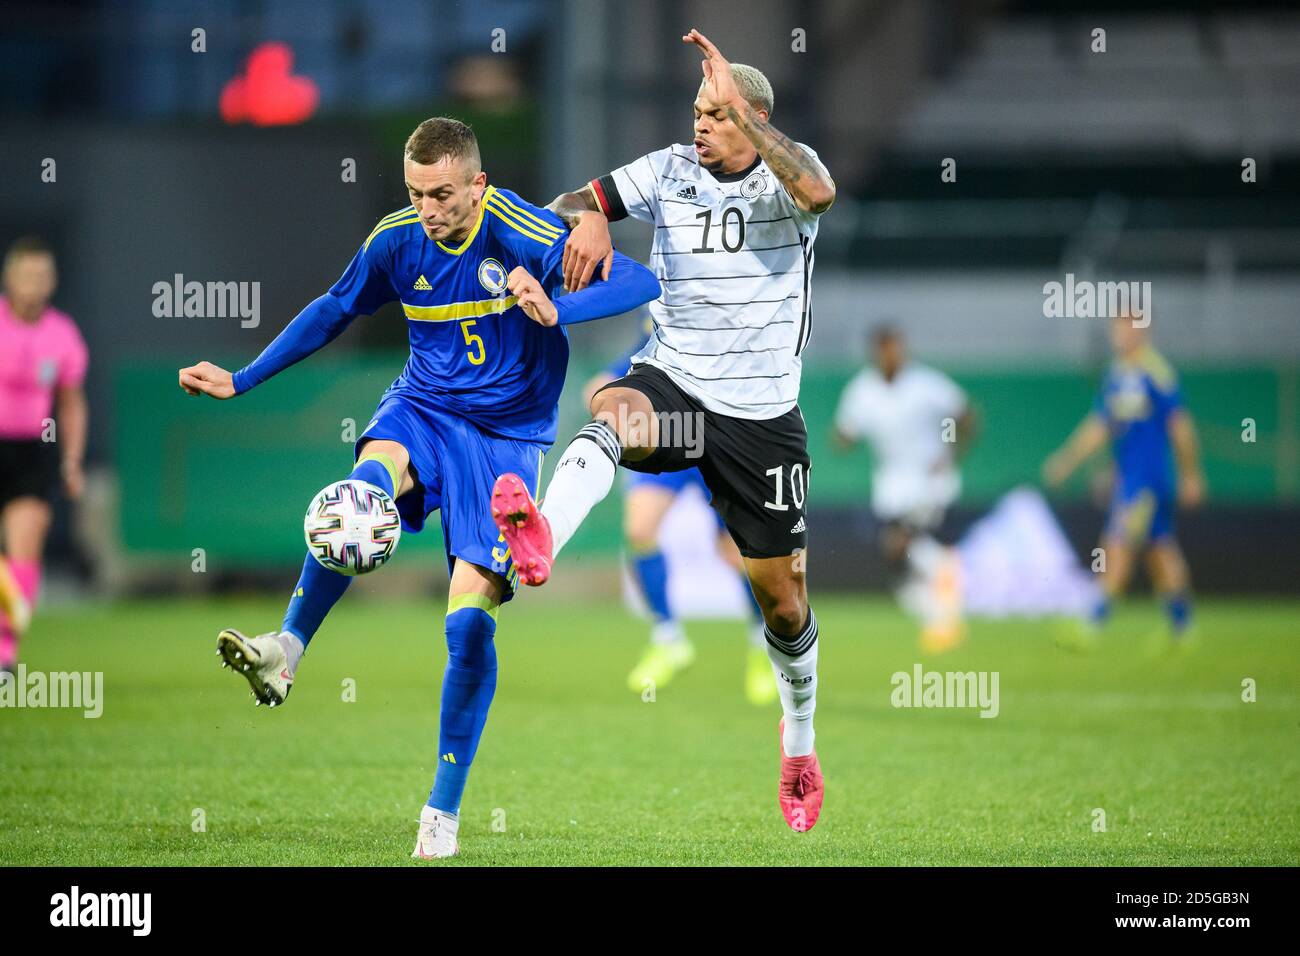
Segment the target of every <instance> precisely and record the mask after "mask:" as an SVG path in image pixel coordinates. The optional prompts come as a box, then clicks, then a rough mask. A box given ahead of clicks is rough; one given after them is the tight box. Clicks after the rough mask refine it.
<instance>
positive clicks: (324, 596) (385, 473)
mask: <svg viewBox="0 0 1300 956" xmlns="http://www.w3.org/2000/svg"><path fill="white" fill-rule="evenodd" d="M348 477H349V478H356V479H359V480H361V481H368V482H370V483H371V484H372V485H377V486H378V487H380V488H383V489H384V490H385V491H386V492H388V493H389V494H390V495H391V494H392V493H393V476H392V474H391V473H390V472H389V470H388V469H387V468H386V467H385V466H384V464H383V463H382V462H380V461H378V460H376V459H373V458H370V459H364V460H363V461H361V462H359V463H358V464H357V466H356V468H354V469H353V470H352V474H350V475H348ZM351 583H352V579H351V578H350V577H348V576H347V575H346V574H339V573H338V572H337V571H331V570H330V569H329V568H326V567H324V566H322V565H321V564H319V563H318V562H317V561H316V559H315V558H313V557H312V556H311V555H310V554H309V555H307V558H306V560H305V561H303V563H302V574H301V575H300V576H299V578H298V583H297V584H296V585H294V589H293V596H292V597H291V598H289V607H288V608H287V609H286V610H285V612H284V623H283V624H281V625H280V630H282V631H289V632H290V633H291V634H295V635H297V637H298V639H299V640H300V641H302V646H303V647H304V648H305V647H306V646H307V645H308V644H310V643H311V639H312V638H313V637H314V636H315V635H316V631H317V630H319V629H320V625H321V622H322V621H324V620H325V615H326V614H328V613H329V612H330V608H332V607H333V606H334V605H335V604H337V603H338V599H339V598H341V597H342V596H343V592H344V591H346V590H347V589H348V585H349V584H351Z"/></svg>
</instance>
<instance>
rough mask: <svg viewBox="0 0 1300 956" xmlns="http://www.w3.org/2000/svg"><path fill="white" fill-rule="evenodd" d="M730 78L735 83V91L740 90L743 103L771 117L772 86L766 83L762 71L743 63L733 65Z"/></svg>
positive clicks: (772, 103) (772, 102)
mask: <svg viewBox="0 0 1300 956" xmlns="http://www.w3.org/2000/svg"><path fill="white" fill-rule="evenodd" d="M731 76H732V79H734V80H735V81H736V89H738V90H740V95H741V96H743V97H744V98H745V102H746V103H748V104H749V105H750V106H752V107H754V109H756V110H766V111H767V115H768V116H769V117H771V115H772V107H773V106H774V105H775V103H774V101H773V98H772V84H771V83H769V82H768V81H767V77H766V76H764V75H763V71H762V70H760V69H758V68H757V67H753V66H749V65H748V64H745V63H733V64H731Z"/></svg>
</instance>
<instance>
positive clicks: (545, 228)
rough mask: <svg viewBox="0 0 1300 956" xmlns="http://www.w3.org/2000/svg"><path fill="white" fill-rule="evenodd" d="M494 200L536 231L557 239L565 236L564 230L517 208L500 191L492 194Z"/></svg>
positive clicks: (525, 210)
mask: <svg viewBox="0 0 1300 956" xmlns="http://www.w3.org/2000/svg"><path fill="white" fill-rule="evenodd" d="M492 198H493V199H494V200H496V201H497V202H499V203H502V204H503V205H505V206H506V208H507V209H509V210H510V211H511V212H513V213H515V215H516V217H517V218H519V219H521V220H522V221H523V222H524V223H526V224H528V225H529V226H531V227H532V228H534V229H536V230H537V231H538V232H541V233H544V234H551V235H554V236H555V238H557V239H558V238H559V237H560V236H561V235H563V233H564V230H563V229H561V228H560V227H559V226H555V225H552V224H551V223H549V222H547V221H546V220H545V219H542V218H540V217H538V216H534V215H533V214H532V213H531V212H529V211H528V210H527V209H523V208H521V207H520V206H516V205H515V204H514V203H512V202H511V201H510V200H509V199H507V198H506V197H505V196H503V195H502V194H501V193H500V192H499V191H494V192H493V194H492Z"/></svg>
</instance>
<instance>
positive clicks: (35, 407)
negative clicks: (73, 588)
mask: <svg viewBox="0 0 1300 956" xmlns="http://www.w3.org/2000/svg"><path fill="white" fill-rule="evenodd" d="M57 285H58V273H57V271H56V269H55V263H54V254H53V252H51V251H50V248H49V247H48V246H47V245H46V244H45V243H44V242H42V241H41V240H40V239H36V238H32V237H28V238H23V239H18V240H16V241H15V242H14V243H13V244H12V245H11V246H10V247H9V249H8V251H7V252H6V253H5V258H4V273H3V287H4V295H3V296H0V537H3V542H4V550H3V552H2V553H0V670H8V671H12V670H13V668H14V667H15V666H16V665H17V662H18V639H19V638H20V637H21V636H22V633H23V631H24V630H25V629H26V627H27V625H28V623H29V622H30V620H31V612H32V609H33V608H34V607H35V604H36V595H37V592H38V591H39V590H40V583H41V559H42V556H43V552H44V548H45V537H46V535H47V534H48V532H49V529H50V519H51V515H52V512H51V501H52V498H53V495H54V488H55V485H56V483H57V479H58V478H59V477H60V476H61V477H62V480H63V487H64V490H65V491H66V492H67V494H68V497H69V498H72V499H76V498H78V497H80V495H81V491H82V486H83V484H84V478H83V476H82V470H81V467H82V460H83V457H84V455H85V450H86V419H87V415H86V396H85V392H84V391H83V390H82V382H83V380H84V379H85V377H86V365H87V362H88V353H87V350H86V343H85V342H84V341H83V340H82V338H81V333H80V332H79V331H77V326H76V324H75V323H74V322H73V321H72V319H71V318H70V317H69V316H67V315H65V314H64V313H63V312H60V311H59V310H58V309H56V308H54V307H53V306H51V305H50V299H51V297H53V295H54V290H55V288H56V287H57ZM51 411H53V412H54V416H55V419H56V421H57V426H51V425H50V423H49V420H50V413H51ZM56 428H57V431H56Z"/></svg>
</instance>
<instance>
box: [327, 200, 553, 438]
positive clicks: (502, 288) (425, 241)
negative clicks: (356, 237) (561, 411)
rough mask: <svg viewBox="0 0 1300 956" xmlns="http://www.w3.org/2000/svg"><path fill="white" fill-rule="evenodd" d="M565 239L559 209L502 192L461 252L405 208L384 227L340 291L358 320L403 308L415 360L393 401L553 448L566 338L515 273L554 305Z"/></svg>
mask: <svg viewBox="0 0 1300 956" xmlns="http://www.w3.org/2000/svg"><path fill="white" fill-rule="evenodd" d="M566 234H567V230H566V228H565V226H564V223H563V222H562V221H561V220H560V219H559V217H557V216H556V215H555V214H554V213H552V212H550V211H549V210H546V209H540V208H538V207H536V206H533V205H531V204H530V203H528V202H526V201H524V200H523V199H520V198H519V197H518V196H517V195H515V194H514V193H512V192H510V191H509V190H505V189H497V188H496V187H493V186H488V187H487V189H486V190H485V191H484V193H483V200H482V202H481V204H480V207H479V215H478V219H477V221H476V222H475V223H474V225H473V226H472V227H471V229H470V231H469V235H468V236H467V237H466V238H465V239H464V241H463V242H461V243H460V244H459V245H456V246H450V245H447V244H445V243H442V242H434V241H431V240H430V239H429V238H428V237H427V236H426V235H425V232H424V228H423V227H422V226H421V225H420V217H419V216H418V214H417V213H416V212H415V210H414V208H413V207H411V206H407V207H406V208H404V209H399V210H398V211H397V212H395V213H392V214H391V215H389V216H386V217H385V218H383V219H382V220H380V222H379V224H378V225H377V226H376V227H375V229H374V231H373V232H372V233H371V234H370V236H369V237H368V238H367V239H366V241H365V243H364V244H363V245H362V247H361V249H360V251H359V252H358V253H357V254H356V257H355V258H354V259H353V260H352V264H351V265H350V266H349V267H348V270H347V272H345V273H344V275H343V277H342V278H341V279H339V281H338V282H337V283H335V285H334V287H333V288H331V289H330V294H331V295H333V296H335V297H337V298H338V299H339V301H340V302H341V303H342V306H343V309H344V311H345V312H346V313H348V314H352V315H355V314H369V313H372V312H374V311H375V310H376V309H378V308H379V307H380V306H381V305H384V304H385V303H387V302H392V301H395V300H396V301H400V302H401V303H402V309H403V311H404V312H405V314H406V320H407V326H408V330H409V335H410V344H411V355H410V358H409V360H408V361H407V363H406V368H404V369H403V370H402V374H401V375H400V376H399V377H398V378H397V380H396V381H395V382H394V383H393V384H392V386H391V387H390V388H389V390H388V392H387V393H385V394H386V395H389V394H394V393H399V392H400V393H403V394H404V395H405V397H406V398H407V399H408V400H410V401H413V402H415V403H417V404H423V405H426V406H427V407H429V408H435V409H446V410H450V411H452V412H454V413H456V414H458V415H461V416H462V417H464V418H466V419H468V420H469V421H471V422H472V423H474V424H475V425H476V426H478V427H479V428H480V429H481V430H482V431H484V432H485V433H487V434H492V435H499V436H502V437H505V438H513V439H521V440H528V441H543V442H547V443H550V442H553V441H554V440H555V424H556V415H557V407H556V406H557V402H558V400H559V397H560V391H561V390H562V389H563V387H564V373H565V368H566V366H567V365H568V360H569V341H568V335H567V333H566V332H565V330H564V329H563V328H562V327H561V326H558V325H557V326H552V327H549V328H547V327H544V326H542V325H539V324H538V323H537V322H534V321H533V320H532V319H530V318H529V317H528V316H527V315H525V314H524V312H523V310H522V309H520V308H519V307H518V305H516V303H515V297H514V296H513V295H510V294H509V292H508V290H507V289H506V277H507V276H508V275H509V274H510V272H511V270H512V269H514V268H515V267H516V266H523V267H524V268H525V269H526V270H528V272H529V273H531V274H532V275H533V277H534V278H536V279H537V280H538V282H540V283H541V284H542V287H543V288H544V289H545V290H546V293H547V295H549V296H551V297H552V299H554V298H555V296H556V294H557V293H558V292H559V290H560V288H561V287H562V285H563V274H562V272H561V260H562V256H563V253H564V241H565V237H566Z"/></svg>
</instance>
